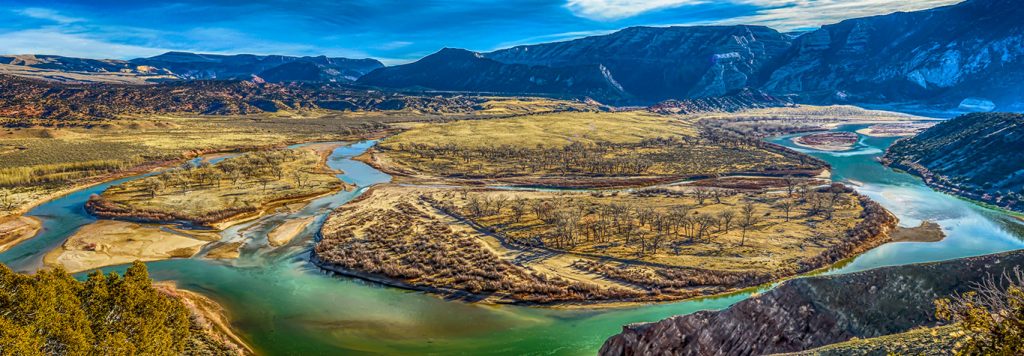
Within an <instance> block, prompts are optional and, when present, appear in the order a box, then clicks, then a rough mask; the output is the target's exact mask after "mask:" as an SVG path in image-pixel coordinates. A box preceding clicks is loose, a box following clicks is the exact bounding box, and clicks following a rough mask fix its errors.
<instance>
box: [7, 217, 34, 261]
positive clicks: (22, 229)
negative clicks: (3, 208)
mask: <svg viewBox="0 0 1024 356" xmlns="http://www.w3.org/2000/svg"><path fill="white" fill-rule="evenodd" d="M41 228H42V222H41V221H39V219H36V218H34V217H31V216H14V215H11V216H6V217H0V252H4V251H7V249H9V248H11V247H14V245H17V244H19V243H21V242H22V241H25V240H28V239H31V238H32V237H34V236H36V234H37V233H39V229H41Z"/></svg>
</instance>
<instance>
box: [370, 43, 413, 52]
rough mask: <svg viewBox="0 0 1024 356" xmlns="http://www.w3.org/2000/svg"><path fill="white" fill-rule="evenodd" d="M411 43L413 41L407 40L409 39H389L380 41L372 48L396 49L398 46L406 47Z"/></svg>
mask: <svg viewBox="0 0 1024 356" xmlns="http://www.w3.org/2000/svg"><path fill="white" fill-rule="evenodd" d="M412 44H413V43H412V42H409V41H391V42H384V43H381V44H379V45H376V46H373V49H378V50H382V51H390V50H396V49H399V48H405V47H408V46H410V45H412Z"/></svg>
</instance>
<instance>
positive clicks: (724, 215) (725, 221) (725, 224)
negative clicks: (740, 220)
mask: <svg viewBox="0 0 1024 356" xmlns="http://www.w3.org/2000/svg"><path fill="white" fill-rule="evenodd" d="M735 218H736V212H734V211H732V210H723V211H722V212H720V213H718V221H720V222H721V223H722V231H723V232H725V233H729V225H731V224H732V220H733V219H735Z"/></svg>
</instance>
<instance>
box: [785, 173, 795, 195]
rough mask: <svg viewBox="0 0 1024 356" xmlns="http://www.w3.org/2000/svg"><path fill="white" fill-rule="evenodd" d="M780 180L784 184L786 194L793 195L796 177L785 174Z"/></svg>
mask: <svg viewBox="0 0 1024 356" xmlns="http://www.w3.org/2000/svg"><path fill="white" fill-rule="evenodd" d="M782 182H783V183H785V184H786V196H787V197H793V192H794V191H795V190H796V183H797V180H796V178H794V177H793V176H791V175H787V176H785V177H783V178H782Z"/></svg>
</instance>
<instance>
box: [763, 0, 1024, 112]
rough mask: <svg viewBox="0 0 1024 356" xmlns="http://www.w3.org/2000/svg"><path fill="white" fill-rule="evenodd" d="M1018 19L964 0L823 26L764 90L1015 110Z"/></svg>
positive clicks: (984, 1)
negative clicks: (927, 8) (962, 0)
mask: <svg viewBox="0 0 1024 356" xmlns="http://www.w3.org/2000/svg"><path fill="white" fill-rule="evenodd" d="M1022 15H1024V7H1022V6H1020V4H1019V3H1018V2H1017V1H1014V0H968V1H965V2H963V3H960V4H957V5H953V6H947V7H941V8H936V9H931V10H925V11H918V12H910V13H894V14H890V15H884V16H874V17H867V18H859V19H851V20H846V21H843V22H840V23H838V24H834V25H828V26H823V27H822V28H821V29H819V30H816V31H811V32H808V33H805V34H803V35H801V36H800V37H798V38H796V40H795V41H794V42H793V45H792V47H791V48H790V49H789V51H788V52H787V53H786V54H785V55H783V56H781V57H780V58H779V59H778V60H777V61H776V62H775V65H774V66H773V68H770V69H769V71H768V72H767V77H768V78H767V80H766V82H765V84H764V86H763V89H765V90H767V91H769V92H771V93H775V94H783V93H785V94H793V93H797V94H801V96H802V97H803V99H804V100H807V101H815V102H843V101H847V102H878V103H895V102H908V101H909V102H924V103H932V104H943V105H944V106H947V107H956V106H958V105H959V104H961V103H963V104H964V109H969V110H979V109H980V110H991V109H992V108H994V107H996V106H998V107H1000V108H1003V109H1012V108H1019V107H1021V106H1022V105H1024V100H1022V99H1021V97H1022V94H1024V87H1022V86H1021V85H1019V83H1020V82H1021V80H1022V79H1024V23H1022V22H1021V21H1020V20H1019V19H1020V18H1021V16H1022Z"/></svg>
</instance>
